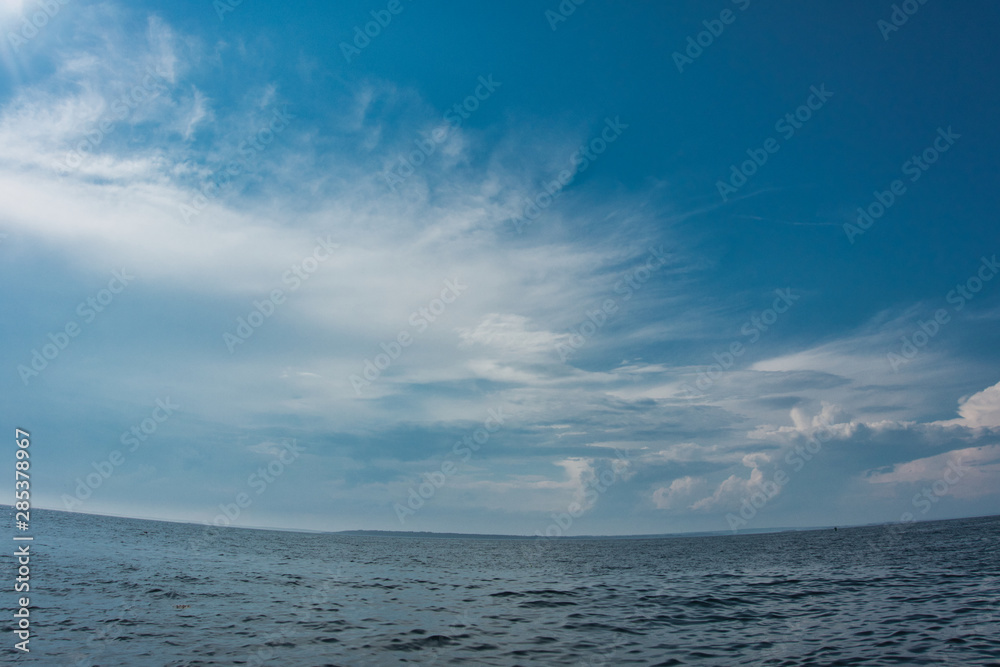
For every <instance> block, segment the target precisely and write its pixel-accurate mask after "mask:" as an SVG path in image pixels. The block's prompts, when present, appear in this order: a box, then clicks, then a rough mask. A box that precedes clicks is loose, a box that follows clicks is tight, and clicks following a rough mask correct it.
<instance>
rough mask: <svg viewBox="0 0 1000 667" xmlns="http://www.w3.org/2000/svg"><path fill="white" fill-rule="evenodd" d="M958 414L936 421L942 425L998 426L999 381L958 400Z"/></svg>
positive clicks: (999, 421) (999, 404)
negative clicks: (951, 417)
mask: <svg viewBox="0 0 1000 667" xmlns="http://www.w3.org/2000/svg"><path fill="white" fill-rule="evenodd" d="M958 414H959V416H958V417H956V418H955V419H950V420H947V421H942V422H937V423H939V424H941V425H942V426H964V427H966V428H1000V382H998V383H997V384H995V385H993V386H992V387H987V388H986V389H984V390H982V391H980V392H978V393H976V394H973V395H972V396H969V397H967V398H963V399H962V400H961V401H959V406H958Z"/></svg>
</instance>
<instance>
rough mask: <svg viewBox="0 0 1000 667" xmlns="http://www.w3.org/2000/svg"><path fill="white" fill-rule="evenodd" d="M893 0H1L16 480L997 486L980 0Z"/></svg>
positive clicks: (633, 515)
mask: <svg viewBox="0 0 1000 667" xmlns="http://www.w3.org/2000/svg"><path fill="white" fill-rule="evenodd" d="M903 4H904V5H906V6H907V9H908V10H912V11H909V12H908V13H896V12H895V11H894V9H893V7H892V3H889V2H884V3H878V2H877V3H872V2H862V1H861V0H851V1H850V2H842V3H835V4H834V3H826V4H810V5H808V6H805V5H801V4H800V3H793V2H787V1H786V2H778V3H764V2H757V1H756V0H749V1H747V0H739V1H738V2H729V0H720V1H719V2H716V3H704V2H692V1H687V0H685V1H682V2H671V3H624V2H600V1H598V0H590V1H589V2H583V3H582V4H579V5H577V4H575V3H572V2H568V1H567V2H563V3H562V4H560V3H558V2H557V1H556V0H552V1H551V2H540V3H535V2H505V3H502V4H494V5H489V6H483V5H478V4H468V3H457V2H446V3H431V2H411V1H410V0H399V2H395V1H393V2H382V1H373V2H341V3H329V5H328V3H302V4H301V6H300V5H294V6H285V5H279V4H277V3H265V2H260V1H258V0H245V1H244V2H242V3H239V4H234V3H230V2H228V0H219V1H218V2H215V3H213V2H211V1H210V0H202V1H199V2H187V1H180V2H174V3H151V2H145V1H142V0H140V1H137V2H130V3H120V2H101V3H96V2H90V1H86V0H80V1H77V0H73V1H72V2H65V3H63V2H60V1H59V0H51V1H49V2H48V3H36V2H34V1H33V0H26V1H25V2H20V3H19V2H5V3H3V4H2V5H0V28H2V31H0V32H2V35H3V39H2V46H0V55H2V67H0V146H2V150H3V154H2V155H3V159H2V160H0V193H2V194H0V196H2V202H3V206H2V207H0V234H2V236H0V258H2V259H0V273H2V278H3V281H4V283H5V284H6V285H7V289H6V291H5V300H4V304H5V307H4V313H3V319H2V323H0V340H2V342H3V350H4V355H3V359H4V362H3V375H2V378H3V379H2V384H0V387H2V389H0V391H2V395H3V404H4V408H5V410H4V419H5V423H6V425H7V426H6V428H7V429H8V431H9V436H10V437H11V438H13V432H14V428H15V427H18V428H22V429H26V430H28V431H30V433H31V437H32V444H31V452H32V459H31V461H32V468H31V472H32V481H33V487H32V490H33V492H34V495H33V502H34V504H35V505H36V506H40V507H49V508H54V509H67V508H68V509H72V510H74V511H81V512H93V513H109V514H117V515H125V516H138V517H148V518H163V519H173V520H184V521H193V522H212V521H216V522H217V523H220V524H224V523H234V524H236V525H242V526H273V527H283V528H302V529H314V530H348V529H375V530H413V531H450V532H465V533H509V534H535V533H536V532H542V533H546V531H548V532H549V533H550V534H555V533H559V534H591V535H599V534H640V533H671V532H684V531H721V530H729V529H730V528H737V529H739V530H744V529H763V528H768V527H779V526H816V525H845V524H856V523H870V522H881V521H886V522H890V521H900V520H904V521H908V520H911V519H916V520H932V519H944V518H951V517H960V516H975V515H984V514H996V513H998V511H1000V510H998V508H1000V502H998V501H1000V438H998V436H1000V363H998V360H1000V359H998V358H1000V352H998V350H1000V346H998V342H1000V337H998V326H997V325H998V320H1000V279H995V277H994V274H995V273H996V272H997V271H998V270H1000V269H998V267H997V266H996V257H997V254H998V253H1000V234H998V232H997V211H998V208H1000V206H998V203H1000V202H998V197H1000V189H998V188H997V187H996V185H997V184H996V174H997V169H996V164H997V156H998V155H1000V133H998V131H997V123H996V109H997V108H1000V87H997V86H996V82H995V77H996V72H997V70H998V64H1000V50H998V49H1000V46H998V43H997V40H996V39H995V35H996V28H997V25H998V20H1000V7H997V6H996V5H995V4H991V3H986V2H977V3H961V5H960V6H956V5H955V4H953V3H947V2H943V1H941V0H930V1H929V2H926V3H924V4H919V3H916V2H911V3H903ZM334 5H335V6H334ZM899 12H902V9H900V10H899ZM859 209H860V212H859ZM219 517H222V518H221V519H220V518H219ZM553 526H556V528H552V527H553Z"/></svg>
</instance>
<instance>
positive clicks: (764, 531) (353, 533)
mask: <svg viewBox="0 0 1000 667" xmlns="http://www.w3.org/2000/svg"><path fill="white" fill-rule="evenodd" d="M0 508H3V509H5V510H10V511H13V509H14V508H13V506H12V505H8V504H6V503H0ZM35 509H36V511H42V512H58V513H60V514H74V515H75V514H83V515H87V516H99V517H108V518H113V519H129V520H132V521H157V522H162V523H174V524H181V525H190V526H204V525H207V524H204V523H198V522H194V521H179V520H174V519H155V518H148V517H135V516H121V515H117V514H95V513H91V512H70V511H66V510H59V509H50V508H43V507H38V508H35ZM994 516H1000V514H986V515H982V516H969V517H951V518H947V519H934V520H932V521H915V522H912V523H920V524H929V523H943V522H946V521H967V520H973V519H986V518H990V517H994ZM896 523H898V522H897V521H880V522H877V523H868V524H856V525H837V526H798V527H776V528H753V529H745V530H740V531H739V532H736V533H734V532H732V531H729V530H716V531H691V532H686V533H656V534H640V535H563V536H559V537H545V538H544V539H546V540H662V539H674V538H693V537H741V536H749V535H772V534H775V533H805V532H813V531H822V530H830V531H832V530H834V529H835V528H836V529H839V530H851V529H857V528H878V527H880V526H891V525H895V524H896ZM911 525H912V524H911ZM227 528H237V529H242V530H263V531H273V532H280V533H301V534H304V535H341V536H344V537H395V538H420V539H475V540H534V539H537V538H538V536H537V535H502V534H491V533H446V532H441V533H438V532H433V531H396V530H310V529H306V528H273V527H269V526H221V527H219V528H218V529H219V530H225V529H227Z"/></svg>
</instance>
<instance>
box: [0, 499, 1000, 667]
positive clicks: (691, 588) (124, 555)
mask: <svg viewBox="0 0 1000 667" xmlns="http://www.w3.org/2000/svg"><path fill="white" fill-rule="evenodd" d="M33 519H34V525H33V530H34V533H35V535H36V536H37V537H36V539H35V542H34V543H33V546H32V550H33V551H35V552H36V553H35V555H34V557H33V560H32V574H31V577H32V579H31V586H32V590H31V600H32V603H33V605H35V609H34V610H32V616H31V619H32V622H33V628H34V629H35V631H36V635H35V637H34V638H33V639H32V642H31V644H30V646H31V649H32V652H31V654H30V655H23V654H21V655H14V654H13V653H12V652H11V650H10V647H11V646H12V644H13V642H14V641H15V639H14V637H13V634H11V633H10V632H9V631H5V632H4V633H3V638H4V639H3V641H4V642H5V645H4V646H3V648H2V652H0V655H3V656H4V658H3V661H5V662H11V663H13V662H14V661H15V660H16V662H19V663H22V664H42V665H130V666H131V665H232V664H244V665H258V664H274V665H395V664H415V665H449V664H464V665H527V664H538V665H625V664H639V665H682V664H705V665H890V664H894V665H899V664H905V665H920V664H953V665H986V664H994V665H997V664H1000V622H998V621H1000V608H998V607H1000V604H998V603H1000V554H998V552H1000V550H998V546H1000V544H998V543H1000V517H992V518H985V519H969V520H957V521H940V522H933V523H924V524H911V525H909V526H906V527H905V529H903V530H901V531H898V530H896V531H890V530H887V529H886V528H856V529H841V530H839V531H837V532H834V531H810V532H796V533H782V534H772V535H746V536H743V535H740V536H726V537H703V538H675V539H662V540H586V541H548V542H540V541H532V540H475V539H422V538H421V539H417V538H391V537H344V536H331V535H312V534H297V533H282V532H271V531H250V530H237V529H224V530H221V531H219V534H218V536H215V537H212V536H207V539H206V535H205V534H204V529H203V528H202V527H199V526H191V525H183V524H170V523H160V522H149V521H138V520H131V519H116V518H110V517H91V516H86V515H73V514H66V513H62V512H44V511H41V512H37V514H36V513H34V512H33ZM8 539H9V538H8ZM192 545H194V546H196V547H197V550H196V551H192ZM4 551H5V552H13V549H12V548H11V549H9V550H8V549H5V550H4ZM4 566H5V567H4V573H5V575H4V576H5V577H6V580H7V581H10V582H12V581H13V578H14V575H13V568H12V566H11V559H10V556H9V553H8V555H7V556H5V559H4ZM3 586H4V590H5V591H10V588H9V586H8V584H7V583H4V584H3ZM3 598H4V599H3V602H4V608H6V609H12V608H13V599H14V596H13V594H12V593H5V594H4V596H3ZM5 618H6V619H9V618H10V616H9V614H6V613H5ZM6 623H9V621H6ZM7 627H8V630H9V629H10V626H7ZM11 657H13V659H14V660H9V661H8V660H7V659H8V658H11Z"/></svg>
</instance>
